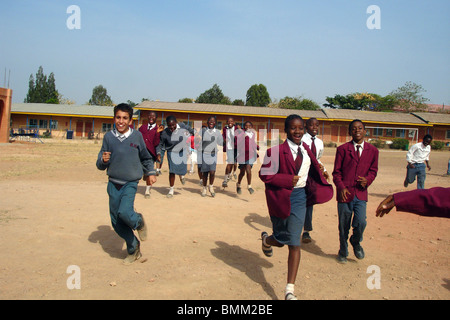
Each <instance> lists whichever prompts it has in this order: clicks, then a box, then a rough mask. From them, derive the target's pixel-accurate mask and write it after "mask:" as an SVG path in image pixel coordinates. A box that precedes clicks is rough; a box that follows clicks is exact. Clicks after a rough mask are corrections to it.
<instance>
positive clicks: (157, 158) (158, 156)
mask: <svg viewBox="0 0 450 320" xmlns="http://www.w3.org/2000/svg"><path fill="white" fill-rule="evenodd" d="M156 161H157V162H159V163H161V155H160V154H158V155H157V156H156Z"/></svg>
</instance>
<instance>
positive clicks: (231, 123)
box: [227, 117, 234, 128]
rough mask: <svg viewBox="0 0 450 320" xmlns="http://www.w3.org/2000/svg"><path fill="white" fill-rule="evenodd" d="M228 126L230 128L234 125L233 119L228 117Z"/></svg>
mask: <svg viewBox="0 0 450 320" xmlns="http://www.w3.org/2000/svg"><path fill="white" fill-rule="evenodd" d="M227 125H228V128H232V127H233V126H234V119H233V118H231V117H229V118H228V120H227Z"/></svg>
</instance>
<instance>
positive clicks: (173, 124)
mask: <svg viewBox="0 0 450 320" xmlns="http://www.w3.org/2000/svg"><path fill="white" fill-rule="evenodd" d="M167 128H169V130H170V131H172V132H174V131H175V130H176V129H177V122H176V121H174V120H170V121H169V122H168V123H167Z"/></svg>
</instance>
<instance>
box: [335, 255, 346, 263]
mask: <svg viewBox="0 0 450 320" xmlns="http://www.w3.org/2000/svg"><path fill="white" fill-rule="evenodd" d="M337 261H338V262H339V263H342V264H344V263H347V257H344V256H343V255H341V254H340V253H338V256H337Z"/></svg>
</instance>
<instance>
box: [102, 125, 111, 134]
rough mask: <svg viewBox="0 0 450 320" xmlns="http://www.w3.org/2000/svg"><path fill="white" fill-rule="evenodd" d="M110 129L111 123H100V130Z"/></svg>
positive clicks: (106, 130)
mask: <svg viewBox="0 0 450 320" xmlns="http://www.w3.org/2000/svg"><path fill="white" fill-rule="evenodd" d="M111 129H112V123H102V132H108V131H111Z"/></svg>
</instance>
